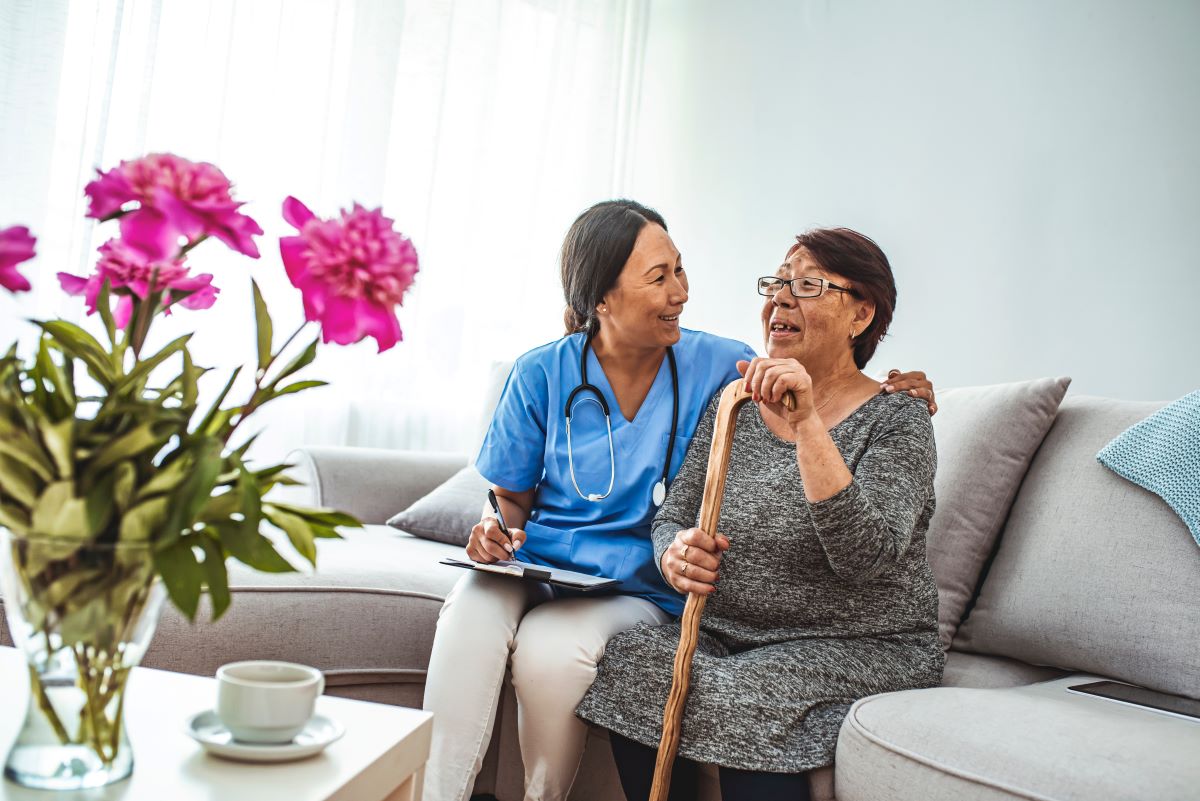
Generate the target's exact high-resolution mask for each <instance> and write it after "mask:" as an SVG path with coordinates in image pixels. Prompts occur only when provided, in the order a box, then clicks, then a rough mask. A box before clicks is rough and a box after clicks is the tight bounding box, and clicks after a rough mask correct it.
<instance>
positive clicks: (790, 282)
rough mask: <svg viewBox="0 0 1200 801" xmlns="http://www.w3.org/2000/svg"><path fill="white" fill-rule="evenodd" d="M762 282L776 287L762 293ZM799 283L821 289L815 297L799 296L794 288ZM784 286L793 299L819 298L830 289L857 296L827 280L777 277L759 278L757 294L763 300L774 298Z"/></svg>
mask: <svg viewBox="0 0 1200 801" xmlns="http://www.w3.org/2000/svg"><path fill="white" fill-rule="evenodd" d="M764 281H772V282H774V283H775V285H776V286H775V288H773V289H768V290H765V291H764V288H763V282H764ZM801 281H812V282H815V283H817V284H820V286H821V289H820V291H819V292H817V294H815V295H801V294H800V293H799V292H797V291H796V287H797V286H799V285H800V284H799V282H801ZM784 284H787V288H788V291H789V292H791V293H792V297H794V298H819V297H821V296H822V295H824V294H825V292H826V291H828V290H830V289H832V290H834V291H836V292H847V293H849V294H851V295H854V296H856V297H857V295H858V293H857V292H855V291H854V290H853V289H850V288H849V287H844V286H839V285H837V284H835V283H833V282H832V281H830V280H829V279H828V278H811V277H801V278H780V277H779V276H777V275H764V276H762V277H761V278H759V279H758V294H760V295H762V296H763V297H765V298H770V297H774V296H775V294H776V293H778V292H781V291H783V285H784Z"/></svg>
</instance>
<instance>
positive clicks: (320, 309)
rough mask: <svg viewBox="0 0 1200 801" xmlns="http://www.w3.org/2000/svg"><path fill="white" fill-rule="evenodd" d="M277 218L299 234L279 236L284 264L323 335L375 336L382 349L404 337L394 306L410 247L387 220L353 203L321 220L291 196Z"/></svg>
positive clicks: (411, 271) (349, 339)
mask: <svg viewBox="0 0 1200 801" xmlns="http://www.w3.org/2000/svg"><path fill="white" fill-rule="evenodd" d="M283 218H284V219H285V220H287V221H288V222H289V223H291V224H292V225H294V226H295V227H296V228H297V230H299V232H300V235H299V236H286V237H283V238H281V239H280V240H279V251H280V253H281V254H282V256H283V265H284V267H285V268H286V269H287V274H288V278H290V279H291V281H292V284H294V285H295V286H296V287H297V288H298V289H299V290H300V293H301V295H303V297H304V316H305V317H306V318H307V319H309V320H318V321H320V324H321V335H322V339H323V340H324V341H325V342H330V341H333V342H336V343H338V344H339V345H349V344H352V343H354V342H359V341H360V340H363V339H365V338H366V337H375V341H376V342H377V343H378V344H379V350H380V351H381V352H382V351H385V350H387V349H388V348H390V347H392V346H393V345H395V344H396V343H397V342H399V341H400V340H401V339H403V334H402V333H401V331H400V323H399V321H398V320H397V319H396V314H395V311H394V307H395V306H397V305H399V304H400V303H401V302H402V299H403V297H404V292H405V290H407V289H408V288H409V286H411V285H412V282H413V277H414V276H415V275H416V273H417V269H418V267H417V251H416V248H414V247H413V244H412V242H411V241H410V240H409V239H408V237H406V236H404V235H403V234H401V233H399V232H397V231H395V230H394V229H393V228H392V223H393V220H390V219H388V218H387V217H384V216H383V214H382V213H381V211H380V210H379V209H374V210H368V209H364V208H363V207H362V206H360V205H358V204H357V203H356V204H354V208H353V209H351V210H350V211H342V215H341V219H333V220H321V219H318V218H317V217H316V216H315V215H314V214H313V213H312V212H311V211H309V210H308V208H307V207H305V205H304V204H303V203H301V202H300V201H299V200H296V198H294V197H289V198H288V199H287V200H285V201H284V202H283Z"/></svg>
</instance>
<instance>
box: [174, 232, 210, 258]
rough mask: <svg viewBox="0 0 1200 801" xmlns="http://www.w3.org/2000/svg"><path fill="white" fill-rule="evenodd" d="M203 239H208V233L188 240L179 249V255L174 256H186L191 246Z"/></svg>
mask: <svg viewBox="0 0 1200 801" xmlns="http://www.w3.org/2000/svg"><path fill="white" fill-rule="evenodd" d="M205 239H208V234H201V235H200V236H199V237H197V238H196V239H195V240H193V241H191V242H188V243H187V244H186V245H184V246H183V247H182V248H180V249H179V255H178V256H177V257H176V258H179V259H182V258H183V257H184V256H186V255H187V254H188V253H190V252H191V251H192V248H194V247H196V246H197V245H199V244H200V243H201V242H203V241H204V240H205Z"/></svg>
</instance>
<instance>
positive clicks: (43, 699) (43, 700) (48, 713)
mask: <svg viewBox="0 0 1200 801" xmlns="http://www.w3.org/2000/svg"><path fill="white" fill-rule="evenodd" d="M29 686H30V689H31V690H32V691H33V697H34V700H35V702H36V703H37V707H38V709H40V710H41V711H42V714H43V715H45V717H46V721H47V722H48V723H49V724H50V728H52V729H54V736H56V737H57V738H58V741H59V742H60V743H62V744H63V745H67V744H68V743H70V742H71V735H70V734H68V733H67V727H66V726H64V725H63V724H62V721H61V720H59V718H58V711H57V710H56V709H55V708H54V704H52V703H50V696H48V695H46V688H45V687H44V686H42V679H41V677H40V676H39V675H38V672H37V670H36V669H34V667H33V665H29Z"/></svg>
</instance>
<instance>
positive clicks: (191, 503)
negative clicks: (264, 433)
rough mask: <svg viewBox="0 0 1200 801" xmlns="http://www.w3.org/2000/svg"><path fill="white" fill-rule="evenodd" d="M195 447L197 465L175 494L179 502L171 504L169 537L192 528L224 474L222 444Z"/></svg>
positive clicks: (203, 442)
mask: <svg viewBox="0 0 1200 801" xmlns="http://www.w3.org/2000/svg"><path fill="white" fill-rule="evenodd" d="M195 447H196V449H195V450H194V451H193V452H192V459H193V465H194V466H193V468H192V470H191V471H190V472H188V474H187V477H186V478H184V480H183V482H182V483H181V484H180V485H179V488H178V489H177V490H176V491H175V492H174V494H173V496H174V499H175V503H174V504H172V505H171V516H170V517H169V518H168V520H167V522H166V524H165V525H164V526H163V530H164V531H166V532H168V536H170V532H172V531H183V530H184V529H185V528H189V527H190V526H191V525H192V523H193V522H194V521H195V520H196V515H197V514H198V513H199V512H200V510H201V509H202V508H204V505H205V504H206V503H208V501H209V499H210V498H211V497H212V491H213V485H214V482H215V481H216V479H217V474H218V473H220V472H221V464H222V461H223V460H222V459H221V453H220V449H221V444H220V443H219V442H217V441H215V440H211V439H205V440H201V441H200V443H199V444H198V445H197V446H195Z"/></svg>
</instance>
